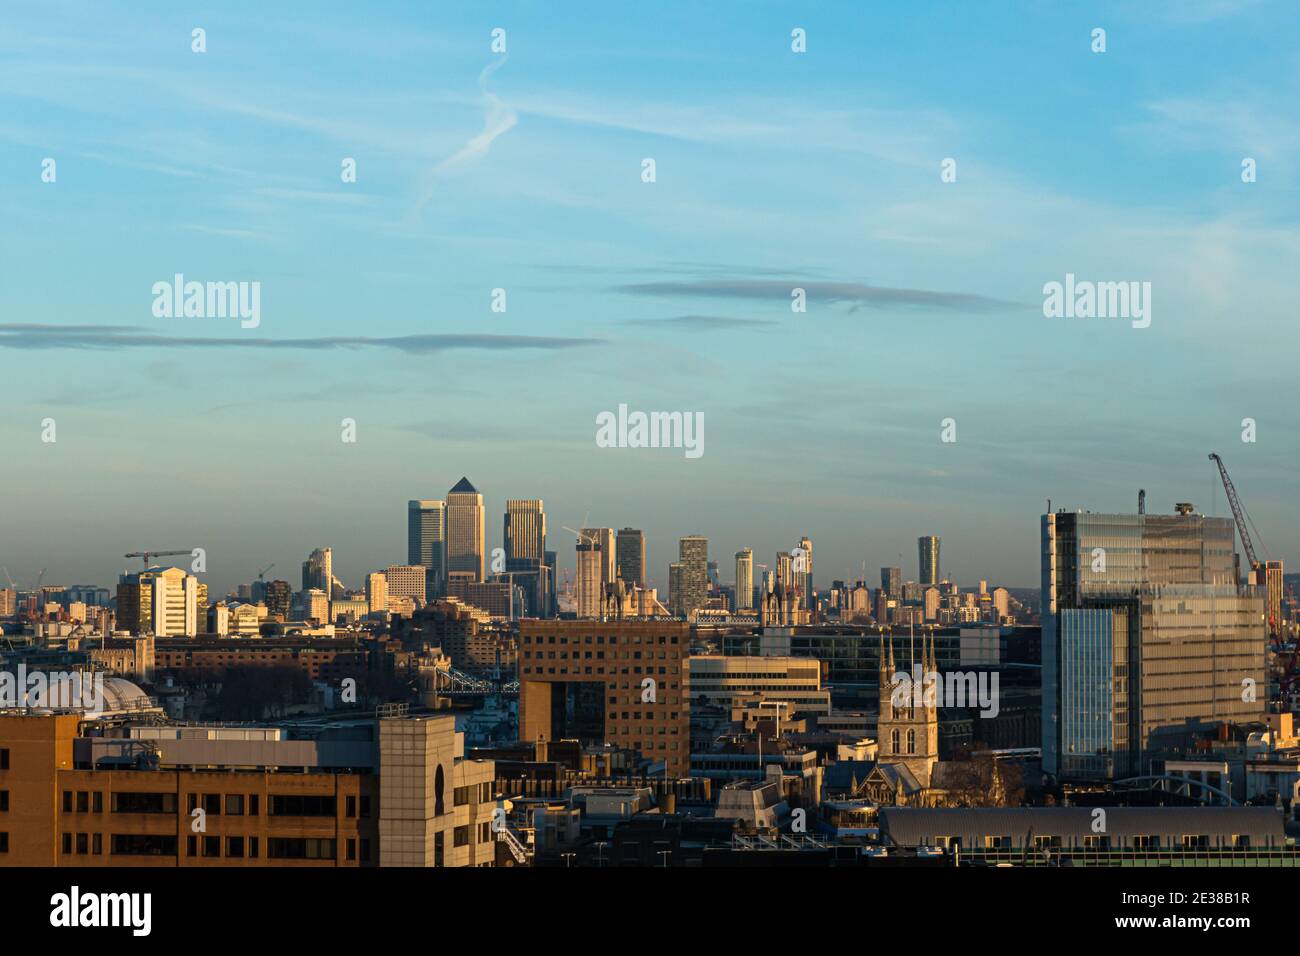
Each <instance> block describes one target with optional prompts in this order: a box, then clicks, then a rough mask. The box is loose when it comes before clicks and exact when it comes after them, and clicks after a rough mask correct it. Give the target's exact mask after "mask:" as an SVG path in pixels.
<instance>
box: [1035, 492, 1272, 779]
mask: <svg viewBox="0 0 1300 956" xmlns="http://www.w3.org/2000/svg"><path fill="white" fill-rule="evenodd" d="M1233 531H1234V526H1233V522H1232V520H1231V519H1229V518H1206V517H1204V516H1202V515H1198V514H1191V513H1186V514H1184V513H1180V514H1177V515H1151V514H1136V515H1119V514H1092V513H1087V512H1079V513H1067V512H1057V513H1055V514H1047V515H1043V516H1042V556H1043V563H1042V572H1043V573H1042V601H1043V630H1042V635H1043V638H1042V654H1043V670H1042V686H1043V704H1042V706H1043V714H1042V732H1043V770H1044V771H1045V772H1046V773H1049V774H1053V775H1056V776H1057V777H1058V778H1059V779H1062V780H1112V779H1116V778H1121V777H1127V776H1133V775H1134V774H1136V773H1145V772H1148V771H1147V770H1146V769H1145V768H1147V767H1148V766H1150V764H1151V761H1153V760H1155V759H1157V758H1158V757H1159V755H1160V754H1162V753H1167V752H1169V751H1170V750H1173V751H1181V752H1185V749H1184V748H1187V746H1188V743H1187V739H1186V738H1187V736H1188V734H1190V733H1191V732H1193V731H1195V730H1198V729H1200V730H1204V729H1208V728H1210V727H1212V726H1214V725H1217V724H1220V723H1237V724H1242V723H1247V722H1250V721H1255V720H1261V719H1262V718H1263V715H1264V707H1265V702H1266V700H1267V697H1268V695H1267V693H1266V692H1263V691H1259V692H1252V693H1247V692H1246V691H1247V688H1255V687H1260V688H1262V687H1265V686H1267V685H1266V677H1265V672H1264V653H1265V630H1266V627H1265V621H1264V595H1263V594H1262V593H1261V592H1260V590H1258V589H1255V588H1243V587H1239V586H1238V584H1237V572H1236V567H1235V560H1234V556H1233V550H1232V543H1233Z"/></svg>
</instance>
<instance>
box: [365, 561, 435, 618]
mask: <svg viewBox="0 0 1300 956" xmlns="http://www.w3.org/2000/svg"><path fill="white" fill-rule="evenodd" d="M425 584H426V590H427V585H428V581H427V579H426V581H425ZM366 605H367V606H368V607H369V608H370V613H371V614H374V613H377V612H378V613H383V612H385V611H387V610H388V576H387V575H386V574H385V573H384V572H382V571H373V572H371V573H370V574H367V575H366Z"/></svg>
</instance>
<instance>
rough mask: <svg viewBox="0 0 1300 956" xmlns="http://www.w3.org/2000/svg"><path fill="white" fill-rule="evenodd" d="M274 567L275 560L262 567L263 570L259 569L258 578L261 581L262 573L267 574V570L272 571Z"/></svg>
mask: <svg viewBox="0 0 1300 956" xmlns="http://www.w3.org/2000/svg"><path fill="white" fill-rule="evenodd" d="M273 567H275V562H274V561H272V562H271V563H270V564H268V565H267V566H266V567H264V568H262V570H260V571H258V572H257V580H259V581H261V580H262V575H264V574H266V572H267V571H270V570H271V569H272V568H273Z"/></svg>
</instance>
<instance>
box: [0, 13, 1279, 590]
mask: <svg viewBox="0 0 1300 956" xmlns="http://www.w3.org/2000/svg"><path fill="white" fill-rule="evenodd" d="M701 6H703V5H701V4H696V3H663V4H654V5H631V4H627V5H623V4H595V3H592V4H583V3H566V4H564V5H562V7H558V8H557V5H555V4H542V3H517V4H510V3H499V4H480V3H474V4H470V3H463V4H437V5H434V4H424V3H409V4H406V3H389V4H374V5H366V6H365V7H364V8H362V7H359V6H358V5H356V4H343V3H319V4H313V5H312V6H311V8H310V9H311V11H312V13H311V16H310V22H305V21H306V20H307V19H308V18H307V17H306V16H305V15H303V14H300V13H294V12H290V11H288V10H286V9H283V8H280V7H278V6H277V5H272V4H265V3H259V4H253V3H225V4H221V5H219V6H218V5H206V4H205V5H199V4H195V5H188V4H175V3H94V4H90V3H86V4H60V3H48V4H41V5H39V6H36V7H22V8H14V9H13V10H11V11H9V12H8V13H7V14H6V17H5V21H4V23H3V24H0V64H2V65H0V99H2V101H3V105H4V108H3V110H0V189H2V190H3V192H2V193H0V208H3V210H4V215H5V220H6V225H7V228H6V229H4V230H3V231H0V262H2V263H3V267H2V270H0V276H2V281H0V303H2V304H3V307H4V315H3V316H0V359H2V360H3V362H4V364H3V369H4V378H5V386H6V387H5V389H4V393H5V397H6V401H5V407H4V412H3V415H2V416H0V447H3V448H4V449H5V455H4V463H3V465H2V466H0V482H2V484H0V489H2V490H3V496H2V498H0V500H3V502H4V506H3V508H2V509H0V515H2V516H0V563H3V564H5V565H6V566H7V567H8V568H9V570H10V572H11V573H13V574H14V575H15V576H18V577H24V578H34V577H35V574H36V572H37V571H38V570H39V569H40V568H41V567H48V568H49V569H50V570H49V571H48V572H47V574H46V582H47V583H50V582H54V581H62V582H65V583H74V582H101V583H110V582H112V581H113V580H115V574H116V573H117V571H118V570H120V569H121V568H122V567H124V566H127V565H128V564H129V562H127V561H125V559H123V558H122V557H121V555H122V554H123V553H124V552H126V551H134V550H140V549H144V548H188V547H204V548H206V549H207V551H208V555H209V558H208V565H209V575H208V579H209V581H210V582H211V584H212V585H213V586H214V587H215V588H216V589H217V591H218V592H220V591H224V589H225V588H227V587H229V586H231V585H233V584H234V583H236V582H238V581H242V580H248V579H249V578H250V577H251V576H252V575H253V573H254V571H255V570H256V568H258V567H261V566H262V565H264V564H267V563H269V562H271V561H274V562H275V563H276V569H275V571H274V572H273V573H274V574H275V575H284V576H285V577H287V578H288V579H289V580H291V581H292V582H294V584H295V586H296V585H297V583H298V581H297V577H298V575H297V568H298V564H299V563H300V562H301V561H302V559H303V558H304V557H305V555H306V554H307V552H308V551H309V550H310V549H311V548H313V547H316V546H320V545H332V546H333V547H334V548H335V553H336V559H335V560H336V567H337V568H338V569H339V570H340V572H341V574H342V576H343V578H344V580H345V582H347V583H349V584H351V585H357V584H359V583H360V580H361V575H362V574H363V573H364V572H365V571H366V570H369V569H371V568H374V567H382V566H384V565H386V564H388V563H391V562H400V561H403V560H404V559H405V547H404V537H403V536H404V518H405V502H406V500H407V499H408V498H413V497H439V496H441V495H442V494H443V493H445V491H446V489H448V488H449V487H451V485H452V484H453V483H454V482H455V481H457V480H458V479H459V478H460V477H461V475H462V474H464V475H468V476H469V477H470V479H471V480H472V481H473V482H474V483H475V484H476V485H477V487H478V488H479V490H480V491H481V492H482V493H483V494H484V495H485V496H486V498H487V507H488V534H489V543H490V544H493V545H495V544H497V543H499V538H500V520H501V519H500V514H501V511H502V508H503V504H504V501H505V499H506V498H508V497H541V498H543V499H545V501H546V505H547V511H548V514H549V517H550V524H551V531H552V534H551V545H552V547H555V548H557V549H558V550H559V551H560V552H561V553H562V554H563V555H564V556H565V562H564V563H565V564H566V565H571V562H572V556H571V551H572V549H571V543H570V541H569V536H568V535H567V533H566V532H563V531H562V530H561V526H562V525H569V526H572V527H577V526H579V523H580V522H582V521H584V519H585V521H586V523H587V524H588V525H594V526H612V527H621V526H624V525H631V526H635V527H644V528H645V529H646V530H647V533H648V535H649V547H650V561H651V568H652V573H653V577H654V579H655V581H656V583H658V584H659V585H660V586H661V587H663V588H665V589H666V583H667V564H668V562H669V561H670V560H673V559H674V555H675V553H676V539H677V537H678V536H680V535H684V534H691V533H703V534H706V535H707V536H709V538H710V539H711V556H712V557H715V558H718V559H719V560H720V561H721V563H722V565H723V568H724V571H723V577H724V579H729V578H730V566H731V555H732V553H733V552H734V551H735V550H736V549H737V548H740V547H743V546H748V547H753V548H754V549H755V550H756V552H757V553H758V557H757V559H756V560H758V561H759V562H760V563H762V562H766V563H771V561H772V554H773V553H774V552H775V551H777V550H783V549H788V548H790V547H792V546H794V545H795V544H796V543H797V540H798V537H799V536H800V535H802V534H805V533H807V534H809V535H811V536H812V538H813V540H814V544H815V562H816V574H817V578H818V583H819V584H823V583H828V582H829V580H830V579H831V578H832V577H843V576H848V575H851V574H852V575H855V576H856V575H858V574H860V570H859V569H860V567H861V564H862V562H864V561H865V562H866V565H867V568H868V577H869V578H871V579H873V580H874V579H876V576H877V573H878V568H879V567H880V566H881V565H882V564H893V563H897V561H898V555H899V554H900V553H901V554H902V556H903V566H904V568H905V570H906V571H907V574H908V575H909V576H911V575H914V574H915V572H916V545H915V540H916V537H917V536H918V535H921V534H938V535H941V536H942V537H943V542H944V543H943V564H944V569H945V571H947V572H948V573H950V574H951V575H953V576H954V577H955V578H956V579H957V580H958V581H959V582H961V583H962V584H964V585H969V584H973V583H974V581H975V579H977V578H979V577H987V578H989V579H990V580H993V581H997V582H1000V583H1007V584H1010V585H1031V584H1034V583H1035V582H1036V581H1037V574H1038V572H1037V561H1038V538H1037V515H1038V514H1040V513H1041V511H1042V510H1043V507H1044V504H1045V499H1046V498H1048V497H1050V498H1051V499H1052V500H1053V503H1054V505H1058V504H1059V505H1064V506H1068V507H1076V506H1077V507H1084V508H1090V509H1092V510H1121V511H1122V510H1131V509H1132V508H1133V507H1134V503H1135V497H1136V494H1137V489H1138V488H1139V487H1145V488H1146V489H1147V492H1148V500H1149V502H1150V505H1151V508H1150V510H1153V511H1166V510H1170V509H1171V508H1172V505H1173V502H1174V501H1178V500H1191V501H1193V502H1195V503H1196V504H1197V505H1198V506H1200V507H1201V508H1202V509H1203V510H1205V511H1207V512H1211V511H1214V512H1217V513H1218V514H1226V513H1227V511H1226V508H1225V505H1224V499H1223V494H1222V491H1221V489H1220V490H1216V481H1217V478H1216V473H1215V471H1214V468H1213V465H1212V464H1211V463H1210V462H1209V461H1207V460H1206V455H1207V453H1208V452H1210V451H1212V450H1213V451H1218V452H1219V453H1220V454H1222V455H1223V456H1224V459H1225V461H1226V462H1227V465H1228V467H1229V469H1230V471H1231V472H1232V474H1233V477H1234V479H1235V481H1236V483H1237V486H1238V489H1239V491H1240V492H1241V494H1242V496H1243V498H1244V500H1245V501H1246V504H1247V506H1248V507H1249V509H1250V511H1251V514H1252V517H1253V518H1254V519H1255V521H1256V523H1257V524H1258V525H1259V526H1260V529H1261V530H1262V531H1263V536H1264V541H1265V543H1266V545H1267V546H1268V548H1269V550H1270V551H1271V552H1272V554H1273V555H1274V556H1275V557H1289V556H1290V555H1291V554H1293V553H1294V551H1295V548H1294V547H1293V545H1294V543H1295V540H1296V535H1297V532H1298V531H1300V513H1298V511H1297V505H1296V496H1295V494H1294V466H1295V462H1296V461H1297V451H1300V448H1298V447H1297V446H1298V442H1297V438H1296V433H1295V428H1294V423H1293V417H1294V416H1293V414H1291V409H1290V407H1289V401H1288V399H1289V397H1290V379H1291V376H1292V371H1293V368H1294V365H1295V359H1296V348H1295V341H1296V337H1295V335H1294V331H1293V330H1294V325H1295V311H1294V310H1295V306H1294V303H1295V293H1294V273H1295V262H1296V261H1297V256H1298V255H1300V229H1298V228H1297V226H1298V225H1300V222H1298V221H1297V220H1298V219H1300V202H1298V198H1300V193H1298V191H1297V185H1298V180H1300V166H1298V165H1297V156H1298V155H1300V120H1297V118H1296V113H1295V109H1294V104H1295V103H1296V102H1300V69H1297V67H1298V66H1300V62H1298V60H1300V47H1297V46H1296V44H1295V42H1294V41H1295V37H1296V36H1298V35H1300V31H1298V30H1297V27H1300V7H1297V6H1296V5H1295V4H1294V3H1291V2H1269V0H1258V2H1250V0H1183V2H1178V0H1168V2H1165V0H1152V2H1144V3H1118V2H1110V3H1083V2H1068V3H1064V2H1041V3H1037V2H1023V3H999V4H971V3H965V2H951V3H937V2H936V3H918V4H908V5H899V4H883V3H874V2H872V3H867V2H853V3H849V2H844V3H831V2H825V3H806V4H776V3H739V2H737V3H722V4H716V5H713V4H711V5H708V9H703V10H702V9H700V7H701ZM195 27H202V28H203V29H205V30H206V32H207V52H206V53H203V54H196V53H193V52H191V31H192V29H194V28H195ZM497 27H500V28H503V29H505V31H506V42H507V54H506V55H505V56H504V57H503V56H501V55H499V54H494V53H492V52H491V50H490V46H489V45H490V42H491V36H490V34H491V31H492V30H493V29H494V28H497ZM795 27H801V28H803V29H805V30H806V31H807V52H806V53H804V54H795V53H792V52H791V49H790V31H791V30H792V29H793V28H795ZM1094 27H1103V28H1105V29H1106V31H1107V51H1106V52H1105V53H1104V54H1095V53H1093V52H1092V51H1091V49H1090V44H1091V36H1090V34H1091V31H1092V29H1093V28H1094ZM46 157H50V158H54V159H55V160H56V162H57V181H56V182H54V183H44V182H42V181H41V162H42V160H43V159H44V158H46ZM345 157H351V158H354V159H355V160H356V162H357V182H355V183H343V182H342V181H341V178H340V163H341V161H342V160H343V159H344V158H345ZM646 157H651V158H653V159H654V160H655V162H656V172H657V181H656V182H654V183H644V182H642V181H641V176H640V173H641V162H642V160H643V159H644V158H646ZM949 157H951V158H954V159H956V161H957V181H956V182H953V183H943V182H941V180H940V175H939V173H940V163H941V162H942V160H944V159H945V158H949ZM1243 157H1252V158H1254V159H1255V160H1256V161H1257V163H1258V181H1257V182H1255V183H1251V184H1244V183H1242V181H1241V177H1240V170H1241V161H1242V159H1243ZM177 272H180V273H183V274H185V275H186V277H187V278H190V279H198V280H200V281H205V280H214V281H258V282H260V283H261V288H262V318H261V326H260V327H259V328H258V329H256V330H245V329H241V328H240V327H239V324H238V322H237V321H235V320H230V319H218V318H201V319H200V318H192V319H183V318H174V319H157V318H154V316H153V315H152V312H151V305H152V295H151V292H150V289H151V287H152V285H153V283H155V282H158V281H169V280H170V279H171V277H172V276H173V274H175V273H177ZM1067 272H1073V273H1075V274H1076V275H1078V276H1080V277H1081V278H1088V279H1094V280H1098V281H1112V280H1113V281H1119V280H1142V281H1150V282H1151V283H1152V288H1153V293H1152V299H1153V303H1152V304H1153V315H1152V324H1151V327H1150V328H1147V329H1141V330H1138V329H1133V328H1131V327H1130V324H1129V323H1128V322H1127V321H1124V320H1064V319H1046V318H1044V317H1043V314H1042V309H1041V305H1042V286H1043V284H1044V283H1046V282H1049V281H1053V280H1056V281H1060V280H1062V279H1063V278H1064V276H1065V274H1066V273H1067ZM794 286H800V287H804V288H806V289H807V290H808V301H809V305H808V311H807V312H806V313H804V314H795V313H792V312H791V309H790V305H789V302H790V299H789V291H788V290H789V288H791V287H794ZM494 288H504V289H505V290H506V292H507V302H508V308H507V311H506V312H505V313H494V312H493V311H491V309H490V301H491V293H492V290H493V289H494ZM882 289H883V290H896V291H891V292H881V291H880V290H882ZM69 327H71V328H69ZM444 337H449V338H444ZM340 340H342V341H340ZM620 403H626V404H628V405H629V406H630V407H631V408H633V409H643V410H647V411H649V410H681V411H698V412H702V413H703V414H704V417H705V423H706V426H705V442H706V445H705V454H704V455H703V457H702V458H699V459H698V460H687V459H686V458H685V457H684V456H683V455H682V454H681V453H680V452H674V451H665V450H639V449H606V448H598V447H597V446H596V444H595V441H594V435H595V416H596V415H597V414H598V413H599V412H601V411H606V410H614V409H616V408H617V407H618V405H619V404H620ZM47 417H52V418H54V419H55V421H56V423H57V436H58V440H57V442H55V443H53V444H50V443H43V442H41V440H40V436H41V421H42V420H43V419H45V418H47ZM1247 417H1251V418H1254V419H1255V420H1256V422H1257V423H1258V426H1257V427H1258V439H1257V441H1256V442H1254V443H1251V444H1247V443H1243V442H1242V441H1241V437H1240V436H1241V421H1242V419H1243V418H1247ZM343 418H353V419H355V420H356V422H357V437H358V440H357V442H356V443H355V444H345V443H343V442H341V441H340V437H339V436H340V421H341V420H342V419H343ZM945 418H953V419H955V421H956V423H957V441H956V442H955V443H951V444H949V443H943V442H941V441H940V422H941V421H942V420H943V419H945Z"/></svg>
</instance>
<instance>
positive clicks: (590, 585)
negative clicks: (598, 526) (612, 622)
mask: <svg viewBox="0 0 1300 956" xmlns="http://www.w3.org/2000/svg"><path fill="white" fill-rule="evenodd" d="M576 557H577V569H576V572H575V574H574V579H573V588H574V600H575V603H576V608H577V614H578V617H585V618H591V617H600V608H601V595H602V594H603V593H604V583H603V581H602V572H603V570H604V567H605V555H604V553H603V552H602V551H601V547H600V545H599V544H598V543H596V542H595V541H592V540H590V539H583V538H579V539H578V544H577V550H576Z"/></svg>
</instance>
